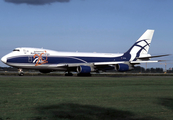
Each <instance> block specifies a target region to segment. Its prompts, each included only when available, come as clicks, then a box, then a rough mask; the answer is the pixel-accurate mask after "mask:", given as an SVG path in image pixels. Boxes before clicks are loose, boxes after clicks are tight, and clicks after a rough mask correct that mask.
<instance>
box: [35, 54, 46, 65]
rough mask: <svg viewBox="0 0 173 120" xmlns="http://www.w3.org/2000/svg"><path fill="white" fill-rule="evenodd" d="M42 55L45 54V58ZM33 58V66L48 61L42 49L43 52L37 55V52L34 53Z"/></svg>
mask: <svg viewBox="0 0 173 120" xmlns="http://www.w3.org/2000/svg"><path fill="white" fill-rule="evenodd" d="M42 55H46V58H43V56H42ZM33 58H35V59H34V61H33V63H35V62H36V64H35V66H39V65H42V64H45V63H48V61H47V59H48V57H47V53H46V51H44V52H43V53H41V54H40V55H39V54H35V55H34V56H33Z"/></svg>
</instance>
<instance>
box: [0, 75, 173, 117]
mask: <svg viewBox="0 0 173 120" xmlns="http://www.w3.org/2000/svg"><path fill="white" fill-rule="evenodd" d="M124 119H125V120H172V119H173V76H159V77H157V76H138V77H51V76H49V77H46V76H43V77H39V76H34V77H32V76H30V77H26V76H25V77H17V76H14V77H13V76H10V77H7V76H0V120H124Z"/></svg>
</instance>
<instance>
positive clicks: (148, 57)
mask: <svg viewBox="0 0 173 120" xmlns="http://www.w3.org/2000/svg"><path fill="white" fill-rule="evenodd" d="M169 55H171V54H165V55H156V56H147V57H136V59H150V58H156V57H163V56H169Z"/></svg>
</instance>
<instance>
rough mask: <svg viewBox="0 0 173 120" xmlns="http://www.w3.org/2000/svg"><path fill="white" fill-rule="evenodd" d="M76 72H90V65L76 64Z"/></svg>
mask: <svg viewBox="0 0 173 120" xmlns="http://www.w3.org/2000/svg"><path fill="white" fill-rule="evenodd" d="M77 72H78V73H79V74H87V73H90V72H91V67H90V66H84V65H81V66H78V67H77Z"/></svg>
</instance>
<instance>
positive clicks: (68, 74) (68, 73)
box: [65, 71, 73, 76]
mask: <svg viewBox="0 0 173 120" xmlns="http://www.w3.org/2000/svg"><path fill="white" fill-rule="evenodd" d="M65 76H73V73H71V72H69V71H68V72H67V73H66V74H65Z"/></svg>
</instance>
